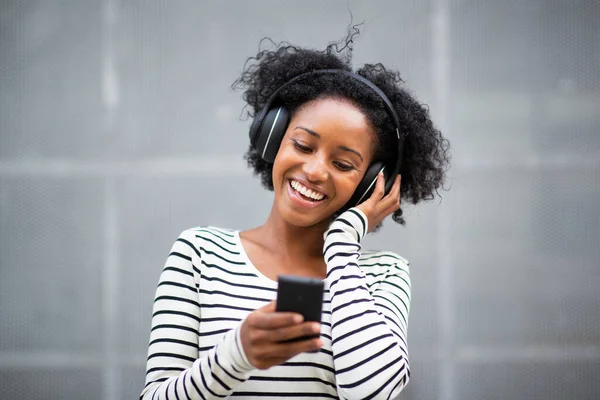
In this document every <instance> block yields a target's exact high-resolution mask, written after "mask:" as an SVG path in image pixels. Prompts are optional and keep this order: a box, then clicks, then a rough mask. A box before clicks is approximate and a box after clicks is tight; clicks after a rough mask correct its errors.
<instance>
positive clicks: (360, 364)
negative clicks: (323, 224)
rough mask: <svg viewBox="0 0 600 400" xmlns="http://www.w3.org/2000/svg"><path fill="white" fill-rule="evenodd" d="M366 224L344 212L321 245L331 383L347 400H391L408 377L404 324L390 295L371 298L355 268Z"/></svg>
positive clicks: (353, 212)
mask: <svg viewBox="0 0 600 400" xmlns="http://www.w3.org/2000/svg"><path fill="white" fill-rule="evenodd" d="M366 221H367V220H366V218H365V217H364V214H362V213H360V211H358V210H357V209H352V210H349V211H347V212H345V213H344V214H342V215H341V216H340V217H339V218H338V219H336V221H334V223H333V224H332V226H331V227H330V229H329V231H328V233H327V236H326V241H325V246H324V249H325V252H324V255H325V260H326V262H327V279H326V285H327V286H328V289H329V293H330V298H331V312H332V316H331V323H332V328H331V331H332V351H333V357H334V364H335V370H336V380H337V384H338V393H339V395H340V397H341V398H347V399H350V398H361V399H363V398H374V397H377V398H388V397H390V396H396V395H397V394H398V393H399V392H400V391H401V390H402V388H403V387H404V386H405V385H406V383H407V381H408V376H409V371H408V357H407V349H406V323H405V321H402V315H401V313H398V311H399V310H396V309H395V308H394V306H393V305H390V304H389V297H390V295H389V293H385V294H384V292H382V293H376V292H374V293H371V291H370V290H369V288H368V287H367V279H366V276H365V274H364V272H363V271H362V269H361V268H360V267H359V266H358V260H359V258H360V244H359V242H360V240H361V239H362V237H364V235H365V234H366V230H367V228H368V227H367V226H366ZM399 314H400V318H399ZM403 317H404V318H406V316H403Z"/></svg>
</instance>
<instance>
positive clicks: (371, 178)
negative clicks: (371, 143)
mask: <svg viewBox="0 0 600 400" xmlns="http://www.w3.org/2000/svg"><path fill="white" fill-rule="evenodd" d="M388 170H389V168H388V167H387V166H386V165H385V163H384V162H383V161H374V162H372V163H371V165H369V168H367V172H365V176H364V177H363V178H362V180H361V181H360V183H359V184H358V186H357V187H356V190H355V191H354V194H353V195H352V197H351V198H350V200H349V201H348V204H346V206H345V207H344V210H347V209H348V208H351V207H354V206H357V205H359V204H360V203H362V202H363V201H365V200H367V199H368V198H369V197H371V195H372V194H373V191H374V190H375V184H376V183H377V175H378V174H379V171H383V177H384V179H385V182H386V184H387V181H388V179H389V172H388Z"/></svg>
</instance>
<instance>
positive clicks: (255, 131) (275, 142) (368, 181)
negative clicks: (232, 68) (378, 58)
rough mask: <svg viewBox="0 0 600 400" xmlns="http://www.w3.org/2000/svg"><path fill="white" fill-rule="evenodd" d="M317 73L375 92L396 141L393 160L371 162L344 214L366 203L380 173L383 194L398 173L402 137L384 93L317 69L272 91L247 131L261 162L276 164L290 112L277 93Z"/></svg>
mask: <svg viewBox="0 0 600 400" xmlns="http://www.w3.org/2000/svg"><path fill="white" fill-rule="evenodd" d="M317 74H319V75H320V74H339V75H345V76H348V77H351V78H352V79H355V80H356V81H358V82H362V83H363V84H364V85H365V86H368V87H369V88H371V90H373V91H374V92H375V93H377V95H378V96H379V97H380V98H381V100H383V103H384V104H385V108H386V111H387V113H388V114H389V116H390V117H391V118H392V122H393V123H394V128H395V130H396V138H397V140H398V149H397V153H396V157H395V158H394V159H389V160H375V161H373V162H371V164H370V165H369V167H368V168H367V171H366V172H365V175H364V177H363V179H362V180H361V181H360V183H359V184H358V186H357V188H356V190H355V192H354V194H353V195H352V197H351V198H350V200H349V201H348V203H347V204H346V205H345V206H344V207H343V208H342V210H341V211H343V210H347V209H348V208H351V207H354V206H356V205H358V204H360V203H361V202H362V201H363V200H366V199H368V198H369V197H370V196H371V194H372V193H373V190H374V189H375V183H376V181H377V175H378V174H379V172H383V176H384V178H385V193H386V194H387V193H389V191H390V190H391V189H392V186H393V184H394V179H395V178H396V176H397V175H398V174H399V173H400V165H401V163H402V149H403V147H404V138H403V137H401V136H400V122H399V120H398V115H397V114H396V111H395V110H394V107H393V106H392V102H391V101H390V100H389V99H388V97H387V96H386V95H385V93H383V91H382V90H381V89H379V88H378V87H377V86H376V85H375V84H373V83H372V82H371V81H369V80H368V79H366V78H364V77H363V76H360V75H358V74H355V73H353V72H349V71H345V70H341V69H318V70H314V71H310V72H305V73H302V74H300V75H297V76H295V77H294V78H292V79H291V80H289V81H287V82H286V83H284V84H283V85H282V86H280V87H279V88H278V89H277V90H275V92H274V93H273V94H272V95H271V97H269V99H268V100H267V103H266V104H265V105H264V107H263V108H262V109H261V110H260V112H259V113H258V114H257V115H256V116H255V117H254V121H253V122H252V125H251V126H250V132H249V134H250V143H251V145H252V147H253V148H254V149H255V150H256V151H257V152H258V153H259V154H260V155H261V157H262V159H263V160H265V161H266V162H268V163H271V164H272V163H273V162H274V161H275V156H276V155H277V152H278V151H279V146H280V145H281V141H282V140H283V136H284V135H285V132H286V130H287V127H288V124H289V122H290V113H289V111H288V110H286V108H285V107H283V106H282V105H281V104H280V99H279V93H281V91H282V90H283V89H284V88H286V87H287V86H289V85H291V84H292V83H294V82H296V81H298V80H299V79H301V78H304V77H307V76H309V75H317Z"/></svg>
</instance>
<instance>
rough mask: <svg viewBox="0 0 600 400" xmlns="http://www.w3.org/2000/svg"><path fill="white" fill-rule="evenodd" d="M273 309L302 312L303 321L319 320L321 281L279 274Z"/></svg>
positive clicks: (321, 297) (321, 293)
mask: <svg viewBox="0 0 600 400" xmlns="http://www.w3.org/2000/svg"><path fill="white" fill-rule="evenodd" d="M278 282H279V286H278V287H277V305H276V307H275V311H292V312H297V313H299V314H302V316H303V317H304V321H316V322H319V323H320V322H321V312H322V310H323V287H324V285H323V281H322V280H320V279H316V278H306V277H303V276H294V275H279V277H278Z"/></svg>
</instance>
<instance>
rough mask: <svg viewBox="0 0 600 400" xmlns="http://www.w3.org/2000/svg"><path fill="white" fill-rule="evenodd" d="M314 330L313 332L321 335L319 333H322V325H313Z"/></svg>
mask: <svg viewBox="0 0 600 400" xmlns="http://www.w3.org/2000/svg"><path fill="white" fill-rule="evenodd" d="M312 330H313V332H315V333H319V332H321V324H313V326H312Z"/></svg>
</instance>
